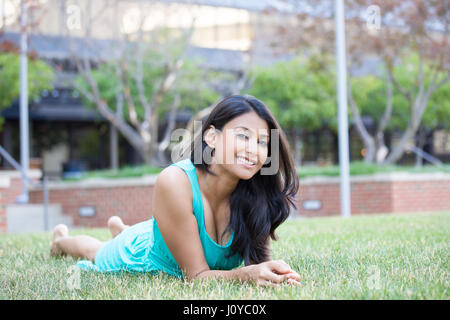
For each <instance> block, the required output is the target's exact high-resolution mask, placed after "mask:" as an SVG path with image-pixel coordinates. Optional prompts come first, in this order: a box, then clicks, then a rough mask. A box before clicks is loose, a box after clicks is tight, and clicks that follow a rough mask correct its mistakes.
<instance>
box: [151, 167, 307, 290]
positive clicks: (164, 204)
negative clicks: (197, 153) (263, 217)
mask: <svg viewBox="0 0 450 320" xmlns="http://www.w3.org/2000/svg"><path fill="white" fill-rule="evenodd" d="M192 197H193V196H192V191H191V185H190V182H189V179H188V177H187V176H186V174H185V173H184V172H183V171H182V169H180V168H177V167H168V168H166V169H164V170H163V171H162V172H161V173H160V174H159V175H158V178H157V180H156V183H155V191H154V195H153V217H154V218H155V219H156V221H157V223H158V227H159V230H160V232H161V235H162V237H163V239H164V242H165V243H166V245H167V247H168V248H169V250H170V252H171V253H172V256H173V257H174V258H175V260H176V262H177V263H178V265H179V266H180V269H181V270H182V272H183V275H184V277H185V279H187V280H192V279H196V278H210V277H213V278H222V279H226V280H238V281H241V282H245V281H253V282H256V283H257V284H271V283H280V282H283V281H285V280H287V279H292V280H294V281H295V280H297V281H298V280H300V277H299V276H298V275H297V274H296V273H295V272H293V271H292V270H291V269H290V267H289V266H288V265H287V264H286V263H284V262H283V261H267V262H264V263H260V264H252V265H249V266H245V267H242V268H238V269H234V270H210V269H209V266H208V264H207V262H206V258H205V255H204V252H203V246H202V243H201V241H200V236H199V231H198V227H197V221H196V218H195V216H194V215H193V214H192V212H193V208H192ZM269 242H270V241H269Z"/></svg>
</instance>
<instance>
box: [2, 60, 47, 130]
mask: <svg viewBox="0 0 450 320" xmlns="http://www.w3.org/2000/svg"><path fill="white" fill-rule="evenodd" d="M53 78H54V72H53V69H52V67H50V66H49V65H47V64H46V63H45V62H44V61H41V60H35V59H28V97H29V100H34V99H37V98H38V97H39V95H40V93H41V92H42V91H43V90H51V89H52V84H53ZM19 94H20V56H19V55H17V54H13V53H1V52H0V111H1V110H2V109H4V108H7V107H9V106H10V105H11V103H12V102H13V101H14V100H15V99H17V98H18V97H19ZM2 120H3V119H2ZM0 126H1V124H0Z"/></svg>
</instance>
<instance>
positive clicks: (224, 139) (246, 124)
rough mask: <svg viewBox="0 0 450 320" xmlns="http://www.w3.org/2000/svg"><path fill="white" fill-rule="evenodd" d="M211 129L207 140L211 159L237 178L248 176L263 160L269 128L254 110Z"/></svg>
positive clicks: (266, 150) (265, 156)
mask: <svg viewBox="0 0 450 320" xmlns="http://www.w3.org/2000/svg"><path fill="white" fill-rule="evenodd" d="M214 132H215V136H214V137H213V138H212V139H210V140H209V142H211V143H208V144H209V145H210V146H211V144H213V147H214V157H213V158H214V162H215V163H217V164H219V165H221V166H222V167H223V168H224V169H225V170H227V171H228V172H230V173H232V174H234V175H235V176H237V177H238V178H239V179H244V180H248V179H250V178H251V177H253V176H254V175H255V174H256V173H257V172H258V171H259V170H260V169H261V167H262V166H263V165H264V163H265V162H266V159H267V156H268V151H269V144H270V140H269V137H270V135H269V133H270V130H269V126H268V124H267V122H266V121H265V120H264V119H262V118H260V117H259V116H258V115H257V114H256V113H255V112H247V113H245V114H243V115H240V116H238V117H236V118H234V119H232V120H231V121H229V122H228V123H227V124H225V126H224V127H223V128H222V131H218V130H214ZM205 140H206V139H205ZM206 141H207V142H208V140H206Z"/></svg>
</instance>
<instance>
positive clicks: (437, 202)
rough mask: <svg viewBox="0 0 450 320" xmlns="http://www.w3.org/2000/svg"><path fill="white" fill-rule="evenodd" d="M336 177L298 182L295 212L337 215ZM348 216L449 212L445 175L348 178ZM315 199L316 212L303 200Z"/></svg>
mask: <svg viewBox="0 0 450 320" xmlns="http://www.w3.org/2000/svg"><path fill="white" fill-rule="evenodd" d="M339 187H340V185H339V178H337V177H327V178H324V177H314V178H309V179H303V180H301V182H300V191H299V195H298V202H297V204H298V213H299V214H300V215H301V216H305V217H315V216H329V215H339V214H340V191H339ZM350 189H351V196H350V202H351V212H352V215H357V214H368V213H402V212H418V211H442V210H450V175H449V174H405V173H394V174H375V175H369V176H355V177H351V187H350ZM307 200H319V201H320V202H321V203H322V207H321V208H320V209H319V210H305V209H304V208H303V203H304V201H307Z"/></svg>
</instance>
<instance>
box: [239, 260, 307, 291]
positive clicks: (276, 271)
mask: <svg viewBox="0 0 450 320" xmlns="http://www.w3.org/2000/svg"><path fill="white" fill-rule="evenodd" d="M243 269H245V271H246V280H247V281H252V282H255V283H256V284H258V285H266V286H267V285H269V286H273V285H276V284H279V283H282V282H285V281H286V282H287V283H289V284H293V285H301V284H300V282H299V281H300V276H299V275H298V273H297V272H295V271H294V270H292V269H291V267H290V266H289V265H288V264H287V263H286V262H284V261H283V260H271V261H267V262H262V263H259V264H253V265H249V266H246V267H244V268H243Z"/></svg>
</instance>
